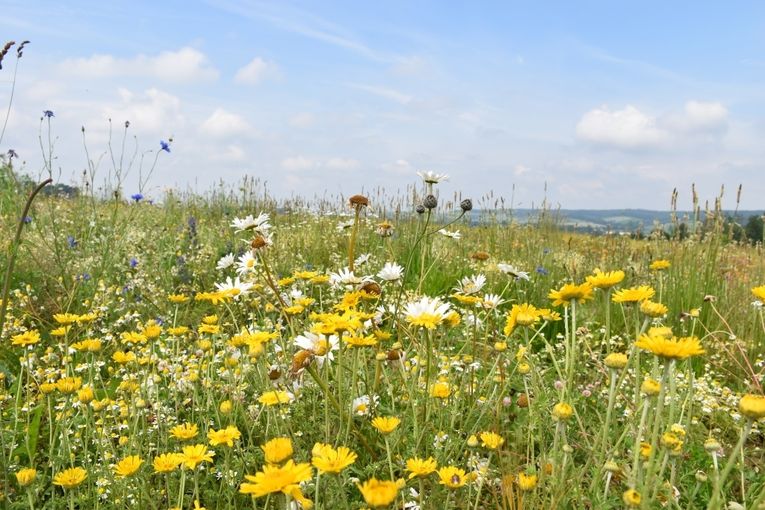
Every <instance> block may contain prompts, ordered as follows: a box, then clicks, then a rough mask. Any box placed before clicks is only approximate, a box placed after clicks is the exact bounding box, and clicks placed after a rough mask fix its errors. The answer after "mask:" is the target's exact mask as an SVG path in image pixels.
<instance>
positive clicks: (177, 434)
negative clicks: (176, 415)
mask: <svg viewBox="0 0 765 510" xmlns="http://www.w3.org/2000/svg"><path fill="white" fill-rule="evenodd" d="M197 434H199V428H198V427H197V426H196V424H194V423H183V424H181V425H176V426H175V427H173V428H171V429H170V435H171V436H173V437H174V438H175V439H180V440H181V441H186V440H188V439H193V438H195V437H197Z"/></svg>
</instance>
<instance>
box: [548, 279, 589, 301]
mask: <svg viewBox="0 0 765 510" xmlns="http://www.w3.org/2000/svg"><path fill="white" fill-rule="evenodd" d="M547 297H548V298H550V299H552V300H553V303H552V304H553V306H559V305H563V306H568V305H569V304H571V301H577V302H579V303H583V302H585V301H587V300H588V299H592V285H590V284H589V282H584V283H580V284H579V285H574V284H573V283H567V284H565V285H564V286H563V287H561V288H560V289H558V290H551V291H550V293H549V294H548V295H547Z"/></svg>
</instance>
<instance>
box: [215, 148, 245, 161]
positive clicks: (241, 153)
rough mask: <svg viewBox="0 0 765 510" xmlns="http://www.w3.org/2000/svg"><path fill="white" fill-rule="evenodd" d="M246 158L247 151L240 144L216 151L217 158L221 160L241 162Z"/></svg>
mask: <svg viewBox="0 0 765 510" xmlns="http://www.w3.org/2000/svg"><path fill="white" fill-rule="evenodd" d="M246 158H247V153H246V152H245V150H244V149H243V148H242V147H240V146H238V145H228V146H226V148H225V149H224V150H223V151H220V152H217V153H215V159H218V160H220V161H229V162H239V161H244V160H245V159H246Z"/></svg>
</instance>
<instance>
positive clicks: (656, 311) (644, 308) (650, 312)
mask: <svg viewBox="0 0 765 510" xmlns="http://www.w3.org/2000/svg"><path fill="white" fill-rule="evenodd" d="M640 311H641V312H643V313H644V314H646V315H647V316H649V317H654V318H655V317H663V316H665V315H667V311H669V309H668V308H667V307H666V305H663V304H661V303H654V302H653V301H651V300H649V299H646V300H645V301H643V302H642V303H640Z"/></svg>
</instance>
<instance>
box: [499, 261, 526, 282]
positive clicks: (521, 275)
mask: <svg viewBox="0 0 765 510" xmlns="http://www.w3.org/2000/svg"><path fill="white" fill-rule="evenodd" d="M497 269H499V270H500V272H502V273H504V274H506V275H508V276H512V277H513V278H515V279H516V280H526V281H529V273H527V272H526V271H521V270H520V269H518V268H517V267H515V266H514V265H512V264H506V263H505V262H500V263H499V264H497Z"/></svg>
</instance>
